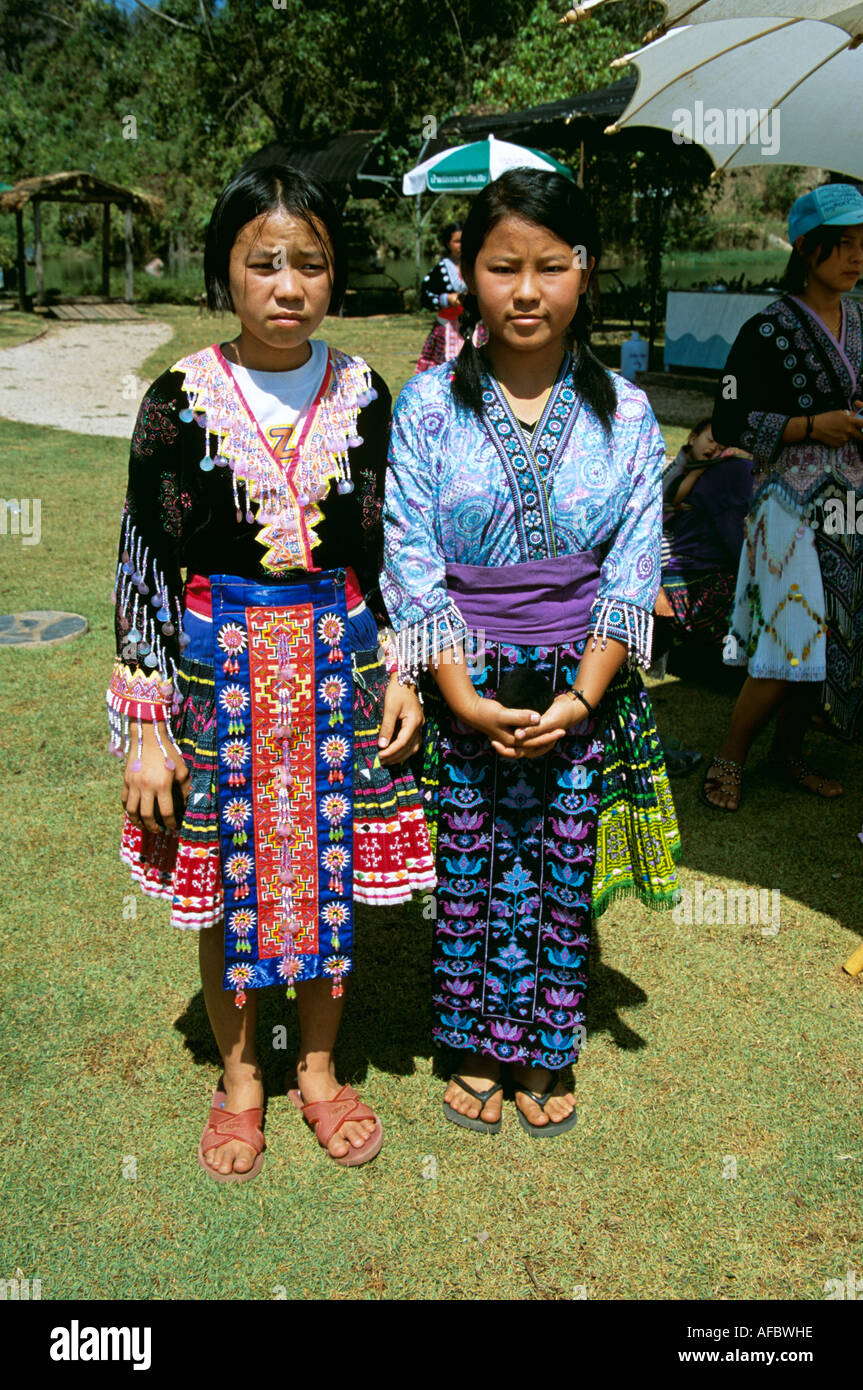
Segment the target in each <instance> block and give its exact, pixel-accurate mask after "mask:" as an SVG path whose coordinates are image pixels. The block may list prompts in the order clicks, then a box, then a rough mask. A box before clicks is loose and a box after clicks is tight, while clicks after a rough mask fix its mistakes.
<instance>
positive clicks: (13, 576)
mask: <svg viewBox="0 0 863 1390" xmlns="http://www.w3.org/2000/svg"><path fill="white" fill-rule="evenodd" d="M155 316H157V315H155V314H154V317H155ZM158 317H162V318H169V317H170V316H169V315H167V314H165V313H164V312H163V311H162V310H161V309H160V311H159V314H158ZM199 326H200V327H202V328H203V330H204V331H202V332H198V331H197V330H198V328H199ZM176 328H177V336H176V338H175V340H174V342H173V343H171V344H169V345H168V347H167V348H164V349H161V350H160V352H159V354H157V358H158V360H157V358H154V359H152V360H151V361H150V363H148V364H147V365H146V367H145V368H144V369H142V370H141V372H140V375H141V376H142V377H147V378H149V377H151V376H152V375H154V374H155V373H156V372H157V371H158V370H161V368H162V367H163V366H165V365H167V364H168V363H169V362H170V361H172V360H175V359H176V358H177V357H178V356H180V355H181V353H182V352H184V351H187V350H188V349H189V348H190V347H195V346H200V345H201V344H202V343H203V342H206V341H210V340H211V339H212V338H213V337H215V336H218V335H217V334H215V333H213V332H212V331H211V329H210V325H209V324H204V323H203V322H202V323H201V324H200V325H199V324H198V323H197V322H196V321H195V311H194V310H190V311H189V310H186V311H177V316H176ZM424 328H425V320H422V321H421V320H419V319H416V320H409V319H405V320H398V321H393V323H387V322H384V321H380V320H372V321H360V320H339V321H336V320H333V321H330V322H329V323H328V324H327V326H326V335H327V336H328V337H329V338H330V340H331V341H332V342H334V343H336V344H337V345H339V346H344V347H346V348H348V349H351V350H356V351H363V352H365V353H366V355H368V357H369V358H370V359H371V360H372V362H373V363H374V364H375V365H376V366H377V367H378V369H379V370H381V371H382V372H383V374H384V375H385V376H386V377H387V379H388V380H389V382H390V385H391V386H392V387H393V388H394V389H395V388H397V387H398V386H399V385H400V383H401V381H402V380H403V379H404V378H405V377H406V376H407V375H408V374H409V371H410V359H411V358H415V356H416V352H417V350H418V347H419V344H420V342H421V341H422V333H423V331H424ZM675 444H676V441H672V440H669V445H670V447H675ZM0 456H2V477H0V483H2V494H3V496H4V497H10V496H12V497H20V496H22V495H26V496H32V497H39V498H41V499H42V541H41V544H40V545H38V546H32V547H24V546H22V544H21V542H20V540H19V539H17V538H16V537H13V536H9V535H6V536H2V537H0V546H2V551H3V562H4V578H5V587H4V592H5V598H4V607H5V608H6V609H7V610H8V611H15V610H18V609H22V608H39V607H59V608H64V609H70V610H74V611H76V612H80V613H83V614H85V615H86V616H87V618H88V620H89V622H90V631H89V632H88V634H87V635H86V636H85V637H84V638H82V639H79V640H78V641H76V642H73V643H71V644H69V645H67V646H61V647H58V648H54V649H52V650H49V651H44V652H27V651H21V650H16V651H6V652H3V653H0V667H2V690H3V705H2V710H3V720H2V730H0V736H2V754H3V765H4V768H5V770H6V788H7V790H6V796H5V815H4V826H5V831H6V853H5V854H4V856H3V860H2V865H0V878H2V886H3V890H4V893H5V923H6V952H5V971H4V985H5V998H4V1007H3V1014H2V1019H3V1042H4V1053H5V1060H6V1070H7V1078H8V1080H7V1094H9V1095H10V1099H11V1102H12V1103H11V1104H9V1105H8V1114H9V1122H8V1123H7V1126H6V1130H5V1134H4V1144H3V1150H2V1160H3V1161H2V1177H0V1209H2V1213H3V1216H2V1259H0V1266H2V1268H0V1273H2V1274H3V1275H4V1277H9V1276H12V1275H13V1274H14V1273H15V1270H16V1269H18V1268H20V1269H21V1270H22V1271H23V1274H24V1276H27V1277H30V1278H31V1279H33V1278H38V1279H41V1281H42V1296H43V1298H46V1299H47V1298H50V1299H58V1298H84V1299H97V1298H120V1299H130V1298H155V1299H201V1298H229V1299H246V1298H272V1297H279V1296H284V1295H287V1297H289V1298H293V1297H307V1298H316V1299H317V1298H334V1299H347V1298H359V1299H372V1300H374V1299H381V1298H398V1299H439V1298H440V1299H483V1298H516V1299H524V1300H536V1299H541V1300H545V1299H560V1298H572V1297H573V1296H576V1294H577V1292H578V1291H579V1290H582V1289H583V1290H584V1291H585V1292H586V1294H587V1297H588V1298H590V1299H623V1298H633V1297H637V1298H641V1299H681V1298H697V1299H712V1298H718V1299H732V1300H734V1299H752V1298H768V1299H786V1298H791V1299H794V1298H802V1299H820V1298H823V1297H824V1291H823V1285H824V1281H825V1280H827V1279H830V1278H842V1277H844V1275H845V1272H846V1270H847V1269H849V1268H851V1269H856V1270H857V1271H861V1270H863V1216H861V1205H860V1173H861V1162H863V1150H861V1137H860V1126H859V1085H860V1076H861V1074H863V1057H861V1051H863V1049H861V1041H860V1012H859V1010H860V990H861V981H852V980H851V979H850V978H849V977H847V976H845V975H843V973H842V971H841V969H840V966H841V962H842V961H843V960H844V959H845V957H846V956H847V955H849V954H850V952H851V950H852V949H853V947H854V946H855V945H856V944H857V941H858V940H859V935H860V921H861V910H860V907H859V900H860V892H859V862H860V861H859V856H860V854H861V849H860V845H859V844H858V843H857V841H856V838H855V835H856V831H857V830H858V829H859V826H860V805H859V798H858V795H857V788H858V787H859V785H860V771H861V755H860V752H859V750H854V751H850V752H849V751H848V750H846V749H844V748H842V747H840V746H839V745H838V744H836V743H833V742H831V741H829V740H828V739H826V738H825V737H824V736H823V735H813V736H812V738H811V748H812V751H813V754H815V755H817V758H818V761H819V763H820V764H821V765H823V766H824V767H825V768H826V769H827V770H828V771H831V772H833V773H839V772H841V774H842V776H843V779H844V781H845V785H846V788H847V795H846V797H845V798H844V800H843V801H840V802H838V803H835V804H829V803H823V802H819V801H816V800H815V799H814V798H811V797H806V796H803V795H797V794H795V793H794V792H793V791H791V790H785V789H777V788H776V787H775V786H774V785H773V784H772V783H770V782H769V781H768V780H767V778H766V776H765V775H764V773H763V772H762V771H760V770H759V764H760V762H761V761H762V756H763V752H764V747H765V740H764V739H762V740H761V741H760V742H759V745H758V746H757V747H756V749H755V751H754V753H753V756H752V759H751V767H752V773H751V775H750V777H749V779H748V783H747V788H746V795H745V802H744V806H743V809H742V810H741V812H740V813H739V814H738V815H736V816H729V815H720V814H718V813H712V812H710V811H709V810H707V809H706V808H704V807H703V806H701V805H700V803H699V802H698V800H697V796H696V781H695V780H694V779H692V778H690V779H688V780H685V781H683V782H679V781H678V782H675V783H674V784H673V785H674V789H675V796H676V800H677V806H678V813H679V816H680V821H681V828H682V834H683V864H682V875H681V876H682V882H683V884H684V886H685V887H689V888H690V889H692V890H693V891H695V885H696V883H697V882H698V881H699V880H701V882H702V884H703V886H704V887H705V888H707V887H720V888H724V887H726V886H728V885H729V884H731V885H744V886H745V885H752V884H755V885H761V886H763V887H767V888H771V889H772V888H776V889H779V890H780V892H781V895H782V898H781V902H782V916H781V927H780V930H779V932H778V934H777V935H774V936H765V935H763V934H762V931H761V928H760V927H759V926H749V925H741V926H709V925H705V926H686V925H682V924H681V925H678V924H676V923H675V922H674V921H673V919H672V917H671V916H670V915H668V914H652V913H650V912H648V911H647V910H646V909H644V908H642V907H641V906H638V905H632V904H626V903H623V904H616V905H615V906H614V907H613V908H612V909H611V910H610V911H609V912H608V913H607V915H606V916H604V917H603V918H602V919H601V920H600V922H599V924H598V927H597V930H596V932H595V934H594V939H593V950H592V957H591V970H592V985H591V993H590V996H589V1008H588V1045H587V1047H586V1049H585V1051H584V1053H583V1057H582V1060H581V1062H580V1063H579V1065H578V1068H577V1073H578V1090H577V1094H578V1100H579V1124H578V1126H577V1128H576V1130H575V1131H574V1133H573V1134H571V1135H570V1136H568V1137H566V1138H563V1139H560V1140H556V1141H555V1140H552V1141H546V1142H545V1143H543V1142H542V1141H533V1140H531V1139H529V1138H528V1136H527V1135H526V1134H524V1133H523V1131H522V1130H521V1129H520V1127H519V1126H518V1125H517V1123H516V1120H515V1116H514V1114H513V1112H512V1108H511V1106H507V1107H506V1110H505V1120H504V1129H503V1132H502V1134H501V1135H500V1136H499V1137H498V1138H496V1139H494V1138H490V1137H488V1136H480V1135H474V1134H471V1133H468V1132H467V1131H464V1130H460V1129H457V1128H456V1127H455V1126H452V1125H449V1124H447V1123H446V1121H445V1120H444V1118H443V1116H442V1113H441V1109H440V1100H441V1094H442V1089H443V1081H442V1077H443V1075H444V1074H445V1073H444V1072H443V1070H442V1067H441V1064H440V1063H438V1062H436V1061H435V1059H434V1057H433V1053H432V1049H431V1047H430V1045H429V1041H428V1035H429V1007H428V993H429V981H428V960H429V954H430V924H429V923H428V922H426V921H424V920H423V917H422V914H421V912H420V910H419V907H416V908H411V909H406V910H397V911H389V912H376V911H371V910H368V909H363V910H361V911H360V913H359V922H358V942H359V945H358V950H357V953H356V961H357V970H356V974H355V976H354V978H353V981H352V983H351V986H350V996H349V1000H348V1007H347V1011H346V1017H345V1023H344V1027H343V1032H342V1037H341V1040H340V1053H339V1060H340V1067H341V1071H342V1074H343V1075H344V1076H345V1077H346V1078H347V1079H350V1080H351V1081H352V1082H353V1083H354V1084H356V1085H357V1086H359V1087H360V1088H361V1090H362V1094H363V1098H364V1099H366V1100H368V1101H369V1102H370V1103H371V1104H373V1105H374V1106H376V1107H377V1108H378V1111H379V1113H380V1115H381V1118H382V1121H383V1125H384V1129H385V1139H386V1142H385V1147H384V1149H383V1151H382V1152H381V1155H380V1157H379V1159H378V1160H377V1161H376V1162H375V1163H374V1164H373V1165H371V1166H369V1167H367V1168H361V1169H358V1170H353V1171H351V1170H346V1169H343V1168H339V1167H338V1166H336V1165H335V1164H333V1163H332V1162H330V1161H329V1160H328V1159H327V1158H326V1156H325V1154H324V1153H323V1151H322V1150H321V1149H320V1148H319V1147H318V1146H317V1144H316V1143H315V1142H314V1140H313V1139H312V1136H311V1135H310V1133H309V1132H308V1130H307V1129H306V1128H305V1127H304V1126H303V1124H302V1122H301V1120H300V1118H299V1116H298V1115H297V1113H296V1112H295V1111H294V1110H293V1108H292V1107H291V1106H290V1104H289V1102H288V1101H287V1100H286V1099H285V1098H284V1096H283V1095H282V1087H283V1081H284V1076H285V1072H286V1071H287V1068H288V1065H289V1063H290V1061H291V1058H292V1055H293V1054H292V1052H291V1050H290V1048H293V1047H294V1046H295V1044H296V1037H297V1032H296V1023H295V1015H294V1012H293V1009H292V1007H291V1006H290V1005H288V1003H287V1001H286V1000H285V998H284V993H283V991H281V990H278V991H265V992H264V997H263V998H262V1001H261V1017H260V1025H259V1028H260V1031H259V1040H260V1045H261V1053H262V1058H263V1065H264V1070H265V1076H266V1083H267V1087H268V1093H269V1109H268V1115H267V1142H268V1151H267V1155H266V1160H265V1166H264V1170H263V1172H262V1174H261V1176H260V1177H259V1178H258V1179H257V1180H256V1181H255V1182H253V1183H249V1184H245V1185H233V1186H226V1185H217V1184H215V1183H213V1182H212V1181H211V1180H210V1179H208V1178H207V1176H206V1175H205V1174H204V1173H203V1172H202V1170H201V1169H200V1168H199V1166H198V1164H197V1162H196V1159H195V1149H196V1146H197V1143H198V1139H199V1137H200V1133H201V1130H202V1128H203V1125H204V1121H205V1119H206V1114H207V1105H208V1099H209V1095H210V1092H211V1091H212V1088H213V1085H214V1083H215V1080H216V1078H217V1075H218V1073H217V1061H218V1059H217V1055H216V1051H215V1047H214V1044H213V1041H212V1038H211V1035H210V1032H209V1027H208V1024H207V1020H206V1015H205V1011H204V1007H203V1001H202V996H201V991H200V985H199V982H198V975H197V952H196V944H195V941H194V939H193V938H191V937H189V936H187V935H184V934H181V933H177V932H171V931H170V930H169V929H168V927H167V925H166V921H167V910H166V906H165V905H163V904H159V903H153V902H151V901H150V900H148V899H146V898H145V897H143V896H142V895H141V894H140V893H138V892H137V891H136V890H134V889H133V888H132V885H131V884H130V882H129V879H128V877H127V875H126V872H125V870H124V868H123V867H122V866H121V864H120V863H119V860H118V856H117V842H118V835H119V829H120V820H121V815H120V805H119V790H120V767H119V764H118V763H117V762H115V761H114V760H112V759H110V758H109V757H108V756H107V754H106V752H105V747H106V743H107V725H106V720H105V717H104V698H103V692H104V689H105V685H106V682H107V678H108V673H109V669H110V664H111V659H112V649H111V641H112V638H111V606H110V589H111V583H112V579H113V563H114V553H115V544H116V533H117V525H118V516H119V509H120V505H121V500H122V495H123V490H124V484H125V468H126V447H125V445H124V444H123V442H122V441H118V440H113V439H100V438H85V437H82V436H79V435H73V434H65V433H62V432H58V431H54V430H47V429H39V428H34V427H30V426H23V425H16V424H10V423H8V422H0ZM653 693H654V699H655V706H656V712H657V718H658V722H659V724H660V728H661V729H663V730H666V731H669V732H671V731H673V732H674V733H675V734H676V735H677V736H678V737H679V738H680V739H682V740H683V742H684V743H686V744H688V745H692V746H696V747H699V748H701V749H702V750H703V751H704V752H705V753H709V752H711V751H712V749H713V748H714V747H715V746H716V744H717V742H718V741H719V739H720V737H721V735H722V732H723V730H724V727H725V724H726V722H727V719H728V716H729V712H730V709H731V704H732V699H733V696H732V693H731V691H730V689H729V688H728V683H727V682H726V683H725V684H724V685H723V683H722V682H721V681H714V682H712V683H707V682H699V683H695V682H692V681H687V682H683V681H680V680H669V681H666V682H665V683H664V684H663V685H662V686H661V687H657V688H655V689H654V692H653ZM282 1022H285V1023H287V1025H288V1032H289V1044H290V1047H289V1050H288V1051H279V1050H277V1049H275V1048H274V1047H273V1046H272V1045H271V1042H272V1038H273V1029H274V1028H275V1027H276V1025H278V1024H280V1023H282ZM735 1174H736V1175H735ZM858 1277H859V1275H858Z"/></svg>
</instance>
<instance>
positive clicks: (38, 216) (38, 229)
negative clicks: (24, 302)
mask: <svg viewBox="0 0 863 1390" xmlns="http://www.w3.org/2000/svg"><path fill="white" fill-rule="evenodd" d="M33 237H34V241H35V248H36V303H37V304H44V303H45V266H44V264H43V262H42V206H41V204H40V202H39V199H38V198H34V199H33Z"/></svg>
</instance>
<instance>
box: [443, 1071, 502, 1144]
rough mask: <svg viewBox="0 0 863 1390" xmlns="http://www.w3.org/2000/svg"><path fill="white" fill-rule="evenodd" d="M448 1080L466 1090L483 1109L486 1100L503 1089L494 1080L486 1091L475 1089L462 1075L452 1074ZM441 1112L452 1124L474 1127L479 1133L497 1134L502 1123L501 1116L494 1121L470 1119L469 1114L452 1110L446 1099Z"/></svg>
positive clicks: (465, 1127) (468, 1127)
mask: <svg viewBox="0 0 863 1390" xmlns="http://www.w3.org/2000/svg"><path fill="white" fill-rule="evenodd" d="M450 1080H451V1081H454V1082H455V1084H456V1085H457V1086H461V1088H462V1090H463V1091H467V1093H468V1095H469V1096H473V1098H474V1100H478V1101H479V1102H480V1105H481V1109H483V1110H484V1109H485V1105H486V1101H489V1100H491V1098H492V1096H495V1095H497V1093H498V1091H502V1090H503V1086H502V1085H501V1084H500V1082H499V1081H496V1082H495V1083H494V1085H493V1086H489V1088H488V1090H487V1091H475V1090H474V1088H473V1086H469V1085H468V1083H467V1082H466V1081H465V1079H464V1077H463V1076H456V1075H455V1074H453V1075H452V1076H451V1077H450ZM443 1113H444V1114H445V1115H446V1117H447V1119H448V1120H452V1123H453V1124H454V1125H461V1127H462V1129H475V1130H476V1131H477V1132H478V1133H479V1134H499V1133H500V1128H501V1125H502V1124H503V1116H501V1118H500V1119H499V1120H494V1121H492V1120H480V1119H476V1120H472V1119H471V1117H470V1116H469V1115H460V1114H459V1112H458V1111H457V1110H453V1108H452V1106H451V1105H450V1104H448V1102H447V1101H444V1103H443Z"/></svg>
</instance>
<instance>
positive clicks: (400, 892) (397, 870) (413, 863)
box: [121, 611, 435, 973]
mask: <svg viewBox="0 0 863 1390" xmlns="http://www.w3.org/2000/svg"><path fill="white" fill-rule="evenodd" d="M361 619H362V621H360V622H358V620H357V619H356V618H355V617H354V615H353V614H351V615H349V621H348V626H349V633H350V636H351V639H352V641H354V642H356V641H357V639H360V640H362V642H363V646H356V645H355V646H354V647H353V649H352V652H351V669H352V677H353V679H352V686H353V689H352V702H353V788H354V790H353V805H352V812H353V885H354V886H353V901H354V902H360V903H366V904H372V905H382V904H393V903H403V902H408V901H409V900H410V898H411V895H412V894H413V893H415V892H425V891H428V890H429V889H432V888H433V887H434V886H435V875H434V861H433V856H432V852H431V848H430V843H429V835H428V830H427V828H426V823H425V817H424V814H423V809H422V803H421V800H420V796H419V792H418V790H417V787H416V784H415V782H414V779H413V775H412V773H411V772H410V770H409V768H408V765H407V764H406V763H403V764H398V765H396V766H394V767H392V768H389V769H387V768H384V767H383V766H382V765H381V762H380V760H379V758H378V756H377V739H378V734H379V730H380V723H381V718H382V714H383V701H384V695H385V693H386V688H387V684H388V679H389V678H388V676H387V674H386V671H385V669H384V666H383V663H382V662H381V661H380V659H379V657H378V651H377V647H376V646H374V647H372V646H370V645H369V643H370V641H371V633H372V629H373V628H374V624H373V622H372V620H371V618H370V615H369V614H368V613H367V612H365V611H363V613H362V614H361ZM369 624H371V626H369ZM179 688H180V696H181V700H182V704H181V708H180V712H179V714H178V716H177V717H176V719H175V721H174V733H175V737H176V741H177V744H178V746H179V748H180V751H181V752H182V754H183V759H184V761H185V763H186V766H187V767H188V769H189V773H190V783H191V787H190V792H189V797H188V801H187V804H186V812H185V816H184V819H183V823H182V826H181V828H180V831H179V832H160V833H157V834H151V833H150V832H149V831H147V830H141V829H139V828H138V827H137V826H134V825H132V823H131V822H130V821H129V820H128V818H125V819H124V824H123V833H122V841H121V857H122V859H123V860H124V861H125V863H126V864H127V865H128V866H129V868H130V870H131V873H132V876H133V878H134V879H135V880H136V881H137V882H138V883H139V884H140V886H141V888H142V889H143V890H144V891H145V892H146V893H149V894H151V895H152V896H155V897H161V898H166V899H168V900H169V901H170V902H171V923H172V925H173V926H176V927H180V928H192V929H199V928H203V927H211V926H215V925H217V924H221V923H222V921H223V919H224V915H225V900H224V891H223V883H222V875H221V869H220V854H219V839H220V825H219V797H218V776H217V774H218V767H217V719H216V700H215V677H214V667H213V663H212V662H208V661H201V660H192V659H189V658H188V657H186V659H185V660H184V662H183V665H182V667H181V670H180V681H179ZM345 973H347V972H345Z"/></svg>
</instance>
